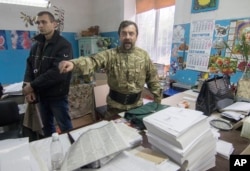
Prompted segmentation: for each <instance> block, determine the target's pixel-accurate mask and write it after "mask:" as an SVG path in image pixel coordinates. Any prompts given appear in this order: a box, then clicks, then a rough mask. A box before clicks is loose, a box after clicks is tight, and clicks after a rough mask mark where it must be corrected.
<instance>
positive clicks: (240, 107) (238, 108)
mask: <svg viewBox="0 0 250 171" xmlns="http://www.w3.org/2000/svg"><path fill="white" fill-rule="evenodd" d="M222 111H234V112H239V113H240V114H244V115H248V114H249V112H250V103H249V102H235V103H233V104H231V105H229V106H227V107H225V108H223V109H222Z"/></svg>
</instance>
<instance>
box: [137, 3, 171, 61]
mask: <svg viewBox="0 0 250 171" xmlns="http://www.w3.org/2000/svg"><path fill="white" fill-rule="evenodd" d="M174 12H175V6H170V7H166V8H161V9H158V10H155V9H152V10H150V11H147V12H143V13H139V14H137V15H136V23H137V25H138V28H139V36H138V40H137V46H138V47H141V48H143V49H145V50H146V51H147V52H148V53H149V55H150V57H151V59H152V61H153V62H154V63H159V64H164V65H169V64H170V57H171V46H172V35H173V25H174Z"/></svg>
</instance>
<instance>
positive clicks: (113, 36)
mask: <svg viewBox="0 0 250 171" xmlns="http://www.w3.org/2000/svg"><path fill="white" fill-rule="evenodd" d="M101 36H102V37H110V38H111V42H112V43H111V48H113V47H116V46H117V45H118V44H119V36H118V32H117V31H114V32H105V33H101Z"/></svg>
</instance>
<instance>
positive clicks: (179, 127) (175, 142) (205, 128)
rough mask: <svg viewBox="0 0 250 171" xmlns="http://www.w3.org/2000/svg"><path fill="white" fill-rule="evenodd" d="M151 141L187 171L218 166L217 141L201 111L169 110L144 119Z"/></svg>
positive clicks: (175, 108)
mask: <svg viewBox="0 0 250 171" xmlns="http://www.w3.org/2000/svg"><path fill="white" fill-rule="evenodd" d="M143 122H144V124H145V126H146V128H147V130H148V133H147V136H148V141H149V142H150V144H152V145H153V146H154V147H155V148H157V149H159V150H161V151H162V152H164V153H165V154H167V155H168V156H169V157H170V158H171V159H173V160H174V161H175V162H176V163H178V164H180V165H183V164H184V163H187V167H186V169H187V170H191V171H192V170H208V169H209V168H212V167H214V166H215V155H216V138H215V137H214V136H213V134H212V131H211V128H210V125H209V123H208V121H207V116H205V115H203V113H202V112H200V111H195V110H191V109H184V108H177V107H169V108H166V109H164V110H161V111H159V112H156V113H154V114H152V115H150V116H147V117H145V118H144V119H143Z"/></svg>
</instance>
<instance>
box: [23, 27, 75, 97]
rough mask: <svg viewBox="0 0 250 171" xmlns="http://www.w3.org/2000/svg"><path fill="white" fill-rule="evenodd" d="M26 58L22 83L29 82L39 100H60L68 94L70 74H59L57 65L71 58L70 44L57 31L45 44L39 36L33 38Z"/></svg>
mask: <svg viewBox="0 0 250 171" xmlns="http://www.w3.org/2000/svg"><path fill="white" fill-rule="evenodd" d="M34 39H35V41H36V42H35V44H34V45H33V46H32V48H31V51H30V55H29V57H28V58H27V65H26V71H25V76H24V82H30V84H31V87H32V88H33V89H34V91H35V93H36V95H37V96H38V97H39V98H53V99H57V98H61V97H63V96H65V95H67V94H68V92H69V85H70V79H71V73H67V74H60V72H59V69H58V64H59V62H60V61H62V60H70V59H72V58H73V52H72V46H71V44H70V43H69V42H68V41H67V40H66V39H65V38H63V37H62V36H60V34H59V32H58V31H55V33H54V35H53V37H52V38H51V39H50V40H49V41H48V42H46V43H45V37H44V36H43V35H41V34H39V35H37V36H35V37H34Z"/></svg>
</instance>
